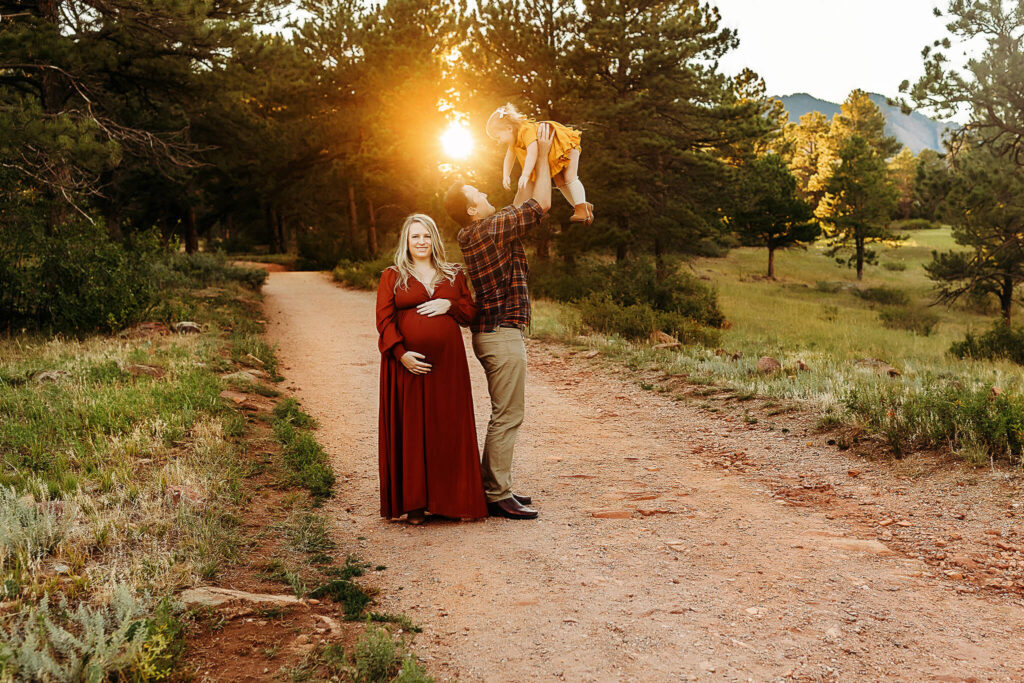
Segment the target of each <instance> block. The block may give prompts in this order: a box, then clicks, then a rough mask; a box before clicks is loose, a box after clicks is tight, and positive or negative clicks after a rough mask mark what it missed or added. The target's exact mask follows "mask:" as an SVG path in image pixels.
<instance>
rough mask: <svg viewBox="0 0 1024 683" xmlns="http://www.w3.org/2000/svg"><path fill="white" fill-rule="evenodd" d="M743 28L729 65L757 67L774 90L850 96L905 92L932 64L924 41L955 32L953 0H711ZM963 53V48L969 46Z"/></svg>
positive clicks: (838, 98) (728, 69)
mask: <svg viewBox="0 0 1024 683" xmlns="http://www.w3.org/2000/svg"><path fill="white" fill-rule="evenodd" d="M710 1H711V4H713V5H716V6H717V7H718V9H719V10H720V11H721V13H722V23H723V24H724V25H725V26H728V27H730V28H735V29H737V30H738V31H739V38H740V46H739V49H737V50H734V51H733V52H730V53H729V54H727V55H726V56H725V57H724V58H723V60H722V62H721V67H722V70H723V71H724V72H725V73H729V74H734V73H737V72H739V71H740V70H741V69H742V68H743V67H750V68H751V69H753V70H754V71H756V72H757V73H758V74H760V75H761V77H762V78H764V80H765V83H766V84H767V86H768V93H769V94H770V95H776V96H779V95H790V94H793V93H797V92H806V93H810V94H811V95H814V96H815V97H818V98H821V99H823V100H828V101H830V102H842V101H843V100H844V99H846V96H847V95H848V94H849V93H850V91H851V90H853V89H854V88H861V89H862V90H866V91H868V92H877V93H880V94H882V95H887V96H889V97H897V96H899V86H900V83H901V82H902V81H903V80H904V79H908V80H910V82H911V83H913V82H914V81H916V80H917V79H918V78H919V77H920V76H921V74H922V73H923V71H924V68H923V61H922V59H921V48H923V47H924V46H925V45H930V44H931V43H932V42H933V41H935V40H936V39H937V38H943V37H945V36H947V35H949V34H948V32H947V31H946V30H945V23H946V19H945V18H937V17H935V16H934V15H933V14H932V8H933V7H936V6H939V7H941V8H942V9H945V7H946V5H947V2H946V1H945V0H774V1H773V2H768V1H767V0H710ZM961 52H962V50H961Z"/></svg>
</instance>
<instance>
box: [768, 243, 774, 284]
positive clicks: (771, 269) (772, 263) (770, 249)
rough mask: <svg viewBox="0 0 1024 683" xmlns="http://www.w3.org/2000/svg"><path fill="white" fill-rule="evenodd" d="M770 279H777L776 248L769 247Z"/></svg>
mask: <svg viewBox="0 0 1024 683" xmlns="http://www.w3.org/2000/svg"><path fill="white" fill-rule="evenodd" d="M768 279H769V280H774V279H775V247H773V246H772V245H770V244H769V245H768Z"/></svg>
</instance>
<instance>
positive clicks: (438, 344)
mask: <svg viewBox="0 0 1024 683" xmlns="http://www.w3.org/2000/svg"><path fill="white" fill-rule="evenodd" d="M398 329H399V330H401V332H402V337H404V338H405V348H406V350H408V351H415V352H417V353H422V354H423V355H424V356H426V357H427V362H428V363H429V362H431V360H430V359H431V358H434V359H435V360H440V357H441V354H442V352H443V351H444V350H445V348H446V347H448V346H449V345H451V344H452V343H453V342H454V341H455V339H457V338H459V326H458V325H457V324H456V322H455V319H454V318H452V317H451V316H450V315H438V316H434V317H433V318H428V317H427V316H425V315H420V314H419V313H417V312H416V309H415V308H409V309H406V310H404V311H400V312H399V313H398Z"/></svg>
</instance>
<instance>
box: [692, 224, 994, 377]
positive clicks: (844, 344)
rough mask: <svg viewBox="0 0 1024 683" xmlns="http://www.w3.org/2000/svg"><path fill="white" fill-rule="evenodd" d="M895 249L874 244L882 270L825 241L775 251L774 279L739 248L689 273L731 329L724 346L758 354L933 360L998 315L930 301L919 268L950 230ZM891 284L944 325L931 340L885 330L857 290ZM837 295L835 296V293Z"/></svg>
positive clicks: (758, 256)
mask: <svg viewBox="0 0 1024 683" xmlns="http://www.w3.org/2000/svg"><path fill="white" fill-rule="evenodd" d="M908 234H909V239H908V240H907V241H906V242H903V243H902V244H901V245H900V246H897V247H890V246H886V245H876V246H875V249H876V251H877V252H878V259H879V265H877V266H869V267H867V268H866V269H865V273H864V280H863V281H861V282H858V281H857V277H856V271H854V270H853V269H852V268H847V267H845V266H840V265H838V264H836V262H835V260H834V259H830V258H828V257H827V256H825V254H824V250H825V245H824V243H820V242H819V243H818V244H816V245H814V246H812V247H810V248H808V249H806V250H800V249H793V250H788V251H780V252H778V253H776V256H775V272H776V280H774V281H772V280H767V279H765V277H764V275H765V273H766V272H767V260H768V252H767V250H765V249H758V248H753V247H744V248H739V249H734V250H732V251H731V252H730V253H729V255H728V256H726V257H725V258H700V259H696V260H694V261H693V262H691V264H690V266H691V267H692V268H693V270H694V272H695V273H696V274H697V275H699V276H701V277H705V278H709V279H710V282H711V284H712V285H714V286H715V287H716V288H717V289H718V292H719V301H720V303H721V306H722V309H723V311H724V312H725V315H726V318H727V319H728V320H729V322H730V323H731V324H732V326H731V327H730V328H729V329H728V330H727V331H726V333H725V336H724V339H723V344H724V345H725V346H727V347H729V348H736V349H739V350H744V351H745V352H746V351H750V352H754V351H759V352H761V354H762V355H766V354H767V355H771V354H772V353H779V352H785V351H790V352H792V351H796V350H802V349H806V350H809V351H817V352H824V353H826V354H828V355H830V356H833V357H834V358H836V359H837V360H839V359H856V358H864V357H873V358H881V359H884V360H887V361H889V362H896V361H899V360H906V359H915V360H925V359H928V360H938V359H940V358H942V357H943V356H944V355H945V354H946V351H947V350H948V349H949V346H950V344H951V343H952V342H953V341H955V340H959V339H963V336H964V333H965V332H966V331H967V330H968V329H969V328H972V329H976V330H980V329H983V328H986V327H988V326H989V325H991V323H992V321H993V320H994V317H995V313H994V312H990V313H988V314H986V313H981V312H978V311H974V310H969V309H968V308H966V307H965V306H962V305H957V306H955V307H953V308H947V307H946V306H944V305H938V306H931V304H933V303H934V301H935V297H934V288H933V285H932V282H931V280H929V279H928V276H927V274H926V273H925V271H924V268H923V266H924V264H925V263H927V262H929V261H930V260H931V253H932V251H933V250H935V249H938V250H940V251H941V250H947V249H952V248H955V247H956V245H955V243H954V242H953V239H952V237H951V235H950V229H949V228H942V229H936V230H919V231H914V232H910V233H908ZM886 263H902V264H904V265H905V270H902V271H900V270H888V269H886V268H885V267H884V264H886ZM870 287H889V288H894V289H899V290H902V291H904V292H905V293H906V294H907V295H909V297H910V304H909V306H908V307H910V308H928V310H931V311H933V312H934V313H936V314H938V315H939V316H940V320H941V322H940V323H939V324H938V325H937V326H936V328H935V330H934V331H933V333H932V334H931V335H930V336H927V337H925V336H920V335H916V334H913V333H911V332H908V331H905V330H892V329H887V328H885V327H883V326H882V325H881V323H880V321H879V317H878V315H879V312H880V311H881V310H882V308H884V307H883V306H881V305H880V304H877V303H873V302H870V301H866V300H864V299H862V298H860V297H858V296H857V295H856V292H855V288H859V289H866V288H870ZM833 290H838V291H833Z"/></svg>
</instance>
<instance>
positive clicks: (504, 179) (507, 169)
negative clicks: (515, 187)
mask: <svg viewBox="0 0 1024 683" xmlns="http://www.w3.org/2000/svg"><path fill="white" fill-rule="evenodd" d="M514 163H516V151H515V150H514V149H512V145H509V146H508V151H507V152H505V163H503V164H502V165H501V186H502V187H504V188H505V189H506V190H511V189H512V165H513V164H514Z"/></svg>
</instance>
